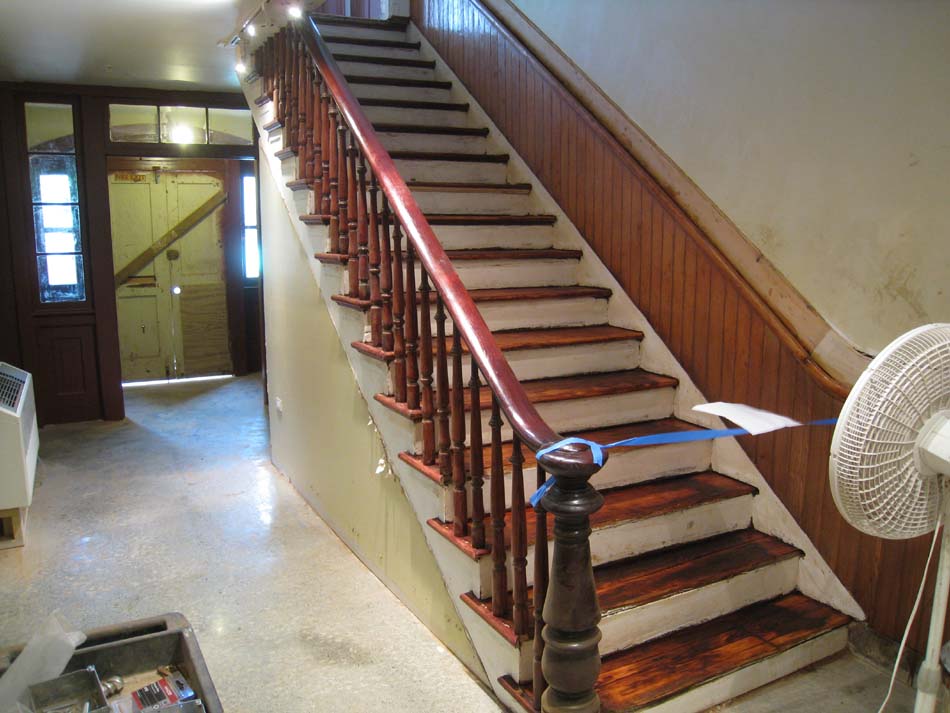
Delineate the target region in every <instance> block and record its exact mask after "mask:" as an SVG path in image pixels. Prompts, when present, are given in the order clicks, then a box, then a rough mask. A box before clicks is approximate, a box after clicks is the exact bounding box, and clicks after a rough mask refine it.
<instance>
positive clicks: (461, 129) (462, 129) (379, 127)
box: [373, 122, 530, 185]
mask: <svg viewBox="0 0 950 713" xmlns="http://www.w3.org/2000/svg"><path fill="white" fill-rule="evenodd" d="M373 128H374V129H376V133H377V134H380V133H383V134H444V135H446V136H488V128H487V127H480V128H479V127H473V126H432V125H429V124H396V123H391V122H388V123H386V122H381V123H378V124H373ZM437 185H440V184H437ZM519 185H530V184H519Z"/></svg>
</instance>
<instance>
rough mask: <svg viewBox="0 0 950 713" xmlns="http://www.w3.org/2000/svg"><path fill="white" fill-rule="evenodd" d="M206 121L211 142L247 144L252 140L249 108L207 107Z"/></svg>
mask: <svg viewBox="0 0 950 713" xmlns="http://www.w3.org/2000/svg"><path fill="white" fill-rule="evenodd" d="M208 123H209V124H210V129H211V141H210V143H212V144H240V145H244V146H247V145H249V144H251V143H253V142H254V139H253V135H252V133H251V126H252V123H251V112H250V110H249V109H208Z"/></svg>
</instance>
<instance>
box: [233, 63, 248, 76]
mask: <svg viewBox="0 0 950 713" xmlns="http://www.w3.org/2000/svg"><path fill="white" fill-rule="evenodd" d="M234 71H235V72H237V73H238V74H244V73H245V72H246V71H247V65H246V64H244V62H238V63H237V64H236V65H234Z"/></svg>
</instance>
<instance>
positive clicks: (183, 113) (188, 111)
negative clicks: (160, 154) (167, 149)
mask: <svg viewBox="0 0 950 713" xmlns="http://www.w3.org/2000/svg"><path fill="white" fill-rule="evenodd" d="M159 120H160V123H161V128H162V143H163V144H206V143H208V124H207V114H206V110H205V108H204V107H194V106H162V107H159Z"/></svg>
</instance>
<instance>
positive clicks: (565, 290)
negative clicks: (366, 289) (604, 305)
mask: <svg viewBox="0 0 950 713" xmlns="http://www.w3.org/2000/svg"><path fill="white" fill-rule="evenodd" d="M289 185H290V184H288V186H289ZM468 294H469V296H470V297H471V298H472V300H473V301H474V302H475V303H476V304H480V303H484V302H521V301H531V300H569V299H576V298H580V297H594V298H596V299H604V300H606V299H610V295H611V294H612V292H611V291H610V290H609V289H607V288H606V287H584V286H581V285H574V286H571V287H499V288H493V289H484V290H469V293H468ZM332 299H333V301H334V302H337V303H339V304H341V305H344V306H346V307H352V308H353V309H358V310H360V311H363V312H365V311H367V310H368V309H369V308H370V307H371V306H372V302H370V301H369V300H361V299H359V298H357V297H350V296H348V295H333V297H332ZM416 301H417V302H421V301H422V295H421V294H420V293H416ZM435 301H436V296H435V293H433V292H430V293H429V302H430V303H432V304H435Z"/></svg>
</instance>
